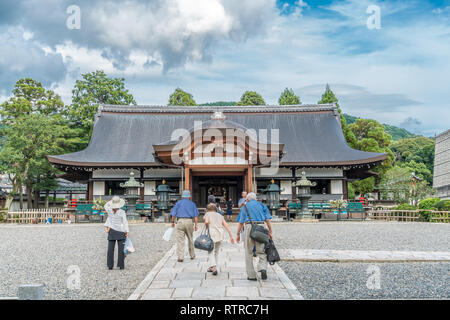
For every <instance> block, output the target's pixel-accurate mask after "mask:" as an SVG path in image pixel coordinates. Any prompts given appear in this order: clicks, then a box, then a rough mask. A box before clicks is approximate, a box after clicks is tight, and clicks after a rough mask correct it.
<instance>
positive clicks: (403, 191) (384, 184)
mask: <svg viewBox="0 0 450 320" xmlns="http://www.w3.org/2000/svg"><path fill="white" fill-rule="evenodd" d="M412 173H413V172H412V171H411V169H410V168H406V167H400V166H394V167H393V168H391V169H389V170H388V171H387V172H386V173H385V174H384V176H383V178H382V179H381V181H380V183H379V187H378V189H379V190H380V191H381V193H382V195H383V197H384V198H392V199H393V200H395V201H397V202H407V203H412V204H413V205H417V204H418V203H419V201H420V200H422V199H424V198H425V197H427V196H428V195H430V194H433V189H432V188H431V187H430V186H428V183H427V182H426V181H425V180H421V181H417V180H416V179H414V178H413V175H412Z"/></svg>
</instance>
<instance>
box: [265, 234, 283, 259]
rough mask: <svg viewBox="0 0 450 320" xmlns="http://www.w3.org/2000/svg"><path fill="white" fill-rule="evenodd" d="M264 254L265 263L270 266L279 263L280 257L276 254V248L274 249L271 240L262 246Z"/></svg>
mask: <svg viewBox="0 0 450 320" xmlns="http://www.w3.org/2000/svg"><path fill="white" fill-rule="evenodd" d="M264 252H265V253H266V255H267V261H268V262H269V264H270V265H273V264H275V262H278V261H280V260H281V259H280V255H279V254H278V251H277V248H275V244H274V243H273V241H272V239H269V242H268V243H266V245H265V246H264Z"/></svg>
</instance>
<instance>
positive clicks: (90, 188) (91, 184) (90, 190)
mask: <svg viewBox="0 0 450 320" xmlns="http://www.w3.org/2000/svg"><path fill="white" fill-rule="evenodd" d="M93 192H94V181H92V180H91V181H89V182H88V202H92V198H93Z"/></svg>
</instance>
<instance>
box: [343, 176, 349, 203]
mask: <svg viewBox="0 0 450 320" xmlns="http://www.w3.org/2000/svg"><path fill="white" fill-rule="evenodd" d="M342 196H343V198H344V200H348V180H347V178H344V179H342Z"/></svg>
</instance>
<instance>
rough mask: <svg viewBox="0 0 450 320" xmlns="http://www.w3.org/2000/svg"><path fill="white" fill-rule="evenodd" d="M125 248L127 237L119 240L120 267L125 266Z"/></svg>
mask: <svg viewBox="0 0 450 320" xmlns="http://www.w3.org/2000/svg"><path fill="white" fill-rule="evenodd" d="M124 248H125V239H123V240H117V249H118V255H117V266H118V267H119V268H120V269H123V268H125V252H124V251H123V250H124Z"/></svg>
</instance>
